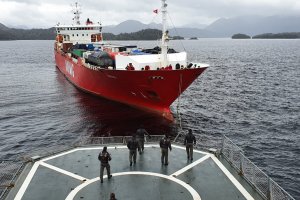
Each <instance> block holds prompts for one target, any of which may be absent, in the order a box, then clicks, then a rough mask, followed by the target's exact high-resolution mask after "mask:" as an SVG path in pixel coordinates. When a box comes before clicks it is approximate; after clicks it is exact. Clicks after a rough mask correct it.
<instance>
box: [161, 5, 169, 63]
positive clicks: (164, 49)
mask: <svg viewBox="0 0 300 200" xmlns="http://www.w3.org/2000/svg"><path fill="white" fill-rule="evenodd" d="M161 3H162V5H161V13H162V38H161V59H162V60H161V67H166V66H167V65H168V41H169V37H168V30H167V4H166V0H161Z"/></svg>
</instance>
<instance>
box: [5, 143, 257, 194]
mask: <svg viewBox="0 0 300 200" xmlns="http://www.w3.org/2000/svg"><path fill="white" fill-rule="evenodd" d="M172 146H173V149H172V151H171V152H170V153H169V165H168V166H165V165H162V164H161V159H160V148H159V146H158V145H145V151H144V153H143V154H142V155H139V154H138V156H137V162H136V164H135V165H133V166H130V165H129V160H128V157H129V152H128V149H127V147H126V146H124V145H117V146H114V145H111V146H108V152H109V153H110V154H111V156H112V161H111V162H110V166H111V173H112V175H113V177H112V179H110V180H108V179H107V176H106V175H105V176H104V182H103V183H100V180H99V171H100V170H99V161H98V159H97V157H98V153H99V152H100V151H101V150H102V148H103V146H90V147H80V148H75V149H72V150H69V151H65V152H62V153H60V154H57V155H54V156H50V157H45V158H42V159H40V160H38V161H36V162H34V163H32V164H30V166H27V167H26V168H25V170H24V171H23V173H22V174H21V176H20V177H19V180H18V181H17V183H16V185H15V187H14V189H12V190H11V192H10V193H9V195H8V196H7V199H15V200H18V199H22V200H41V199H42V200H48V199H56V200H60V199H68V200H69V199H91V200H95V199H105V200H106V199H109V196H110V193H112V192H113V193H115V194H116V198H117V199H122V200H124V199H131V200H132V199H170V200H175V199H180V200H182V199H185V200H188V199H204V200H205V199H206V200H216V199H224V200H226V199H228V200H235V199H262V198H261V197H260V195H259V194H258V193H256V192H255V190H253V189H252V187H250V186H249V185H248V184H247V182H245V181H244V180H243V179H242V178H241V177H240V176H238V175H237V174H236V173H235V171H234V170H232V169H230V167H229V166H230V165H228V163H226V161H224V160H222V159H217V158H216V157H215V156H214V155H213V154H210V153H206V152H202V151H197V150H194V161H193V162H191V161H188V160H187V156H186V152H185V148H184V147H182V146H178V145H172ZM105 174H106V170H105Z"/></svg>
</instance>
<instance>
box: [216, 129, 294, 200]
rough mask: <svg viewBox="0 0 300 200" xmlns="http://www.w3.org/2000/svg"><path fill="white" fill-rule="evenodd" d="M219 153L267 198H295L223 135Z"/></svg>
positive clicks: (292, 199)
mask: <svg viewBox="0 0 300 200" xmlns="http://www.w3.org/2000/svg"><path fill="white" fill-rule="evenodd" d="M220 155H221V156H223V157H224V158H225V159H226V160H227V161H228V162H229V163H230V164H231V165H232V167H233V168H235V169H236V170H237V172H238V173H239V175H241V176H242V177H243V178H244V179H245V180H246V181H247V182H248V183H249V184H250V185H252V187H253V188H254V189H255V190H256V191H257V192H258V193H259V194H260V195H261V196H262V197H263V198H264V199H267V200H295V199H294V198H293V197H292V196H291V195H290V194H288V193H287V192H286V191H285V190H284V189H283V188H282V187H280V186H279V185H278V184H277V183H276V182H275V181H274V180H272V179H271V178H270V177H269V176H268V175H267V174H265V173H264V172H263V171H262V170H261V169H259V168H258V167H257V166H256V165H255V164H254V163H253V162H251V161H250V160H249V159H248V158H247V157H246V156H245V155H244V152H243V151H242V150H241V149H240V148H239V147H238V146H237V145H235V144H234V143H233V142H232V141H231V140H230V139H229V138H228V137H226V136H225V135H223V138H222V147H221V149H220Z"/></svg>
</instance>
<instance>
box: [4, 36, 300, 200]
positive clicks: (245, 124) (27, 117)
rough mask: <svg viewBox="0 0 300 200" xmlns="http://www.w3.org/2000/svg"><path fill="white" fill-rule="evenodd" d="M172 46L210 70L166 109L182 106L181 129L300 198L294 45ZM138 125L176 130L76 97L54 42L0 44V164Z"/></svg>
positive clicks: (299, 50) (225, 42)
mask: <svg viewBox="0 0 300 200" xmlns="http://www.w3.org/2000/svg"><path fill="white" fill-rule="evenodd" d="M116 43H122V44H137V45H139V46H145V47H154V46H157V42H156V41H140V42H136V41H126V42H116ZM171 46H172V47H173V48H175V49H176V50H184V49H185V50H186V51H187V52H188V58H189V60H191V61H199V62H204V63H209V64H210V65H211V67H210V68H208V69H207V70H206V71H205V72H204V73H203V74H202V75H201V76H200V77H199V78H198V79H197V80H196V81H195V82H194V83H193V84H192V85H191V86H190V87H189V88H188V89H187V90H186V91H185V92H184V94H183V95H182V96H181V97H180V99H179V102H177V101H176V102H175V103H174V104H173V105H172V107H171V108H172V111H173V113H174V115H175V114H176V113H177V105H179V112H180V113H181V119H182V123H181V125H182V127H183V128H184V129H188V128H191V129H193V130H194V132H195V133H197V134H200V135H201V134H203V135H209V136H211V139H213V138H214V137H219V136H220V135H221V134H225V135H227V136H228V137H229V138H230V139H231V140H232V141H233V142H235V143H236V144H237V145H238V146H239V147H241V149H242V150H243V151H244V152H245V154H246V156H247V157H249V158H250V159H251V160H252V161H253V162H254V163H255V164H256V165H257V166H259V167H260V168H261V169H262V170H263V171H264V172H265V173H267V174H268V175H270V176H271V178H272V179H274V180H275V181H276V182H277V183H278V184H279V185H280V186H281V187H283V188H284V189H285V190H287V191H288V192H289V193H290V194H291V195H292V196H293V197H294V198H295V199H300V40H231V39H200V40H186V41H171ZM174 87H176V86H174ZM140 124H144V125H145V127H146V128H147V130H148V132H150V133H151V134H161V133H163V132H164V131H167V132H172V131H173V130H174V126H176V125H175V124H174V123H170V122H168V121H166V120H164V119H163V118H161V117H160V116H157V115H153V114H150V113H146V112H143V111H140V110H136V109H133V108H131V107H129V106H125V105H122V104H119V103H115V102H111V101H108V100H105V99H102V98H98V97H94V96H92V95H89V94H86V93H83V92H81V91H79V90H78V89H76V88H75V87H74V86H73V85H71V84H70V83H69V82H68V81H67V80H66V79H65V78H64V76H63V75H62V74H61V73H60V72H59V71H58V69H57V68H56V67H55V63H54V56H53V41H0V160H3V159H18V158H20V157H23V156H25V155H30V153H31V152H33V151H47V150H50V149H52V148H53V147H54V148H55V147H56V146H57V145H60V146H61V145H70V144H73V143H75V142H76V141H79V140H80V139H81V138H82V137H92V136H107V135H118V134H128V135H130V134H131V133H132V132H134V131H135V130H136V129H137V127H138V126H139V125H140Z"/></svg>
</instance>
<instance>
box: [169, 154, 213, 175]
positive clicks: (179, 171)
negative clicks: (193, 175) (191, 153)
mask: <svg viewBox="0 0 300 200" xmlns="http://www.w3.org/2000/svg"><path fill="white" fill-rule="evenodd" d="M210 157H211V156H210V155H206V156H204V157H202V158H200V159H198V160H196V161H195V162H193V163H191V164H189V165H187V166H185V167H184V168H182V169H180V170H178V171H177V172H175V173H173V174H171V175H170V176H178V175H180V174H182V173H183V172H185V171H187V170H189V169H191V168H192V167H195V166H196V165H198V164H199V163H201V162H203V161H205V160H206V159H208V158H210Z"/></svg>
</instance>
